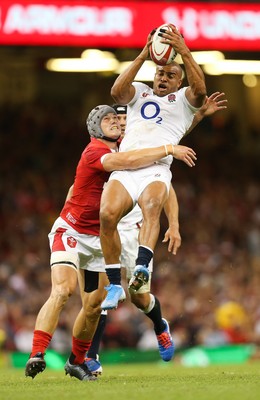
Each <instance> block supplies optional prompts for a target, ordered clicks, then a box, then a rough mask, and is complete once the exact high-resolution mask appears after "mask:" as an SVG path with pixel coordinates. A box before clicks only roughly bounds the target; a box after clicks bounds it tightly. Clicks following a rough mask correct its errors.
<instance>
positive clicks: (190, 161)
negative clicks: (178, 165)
mask: <svg viewBox="0 0 260 400" xmlns="http://www.w3.org/2000/svg"><path fill="white" fill-rule="evenodd" d="M173 157H174V158H176V159H177V160H181V161H183V162H185V164H187V165H188V166H189V167H194V166H195V161H196V160H197V157H196V153H195V151H194V150H193V149H191V148H190V147H187V146H182V145H176V146H174V154H173Z"/></svg>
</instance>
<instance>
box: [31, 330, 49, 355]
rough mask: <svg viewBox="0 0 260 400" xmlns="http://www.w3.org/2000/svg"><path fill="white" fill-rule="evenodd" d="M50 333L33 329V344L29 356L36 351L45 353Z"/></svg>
mask: <svg viewBox="0 0 260 400" xmlns="http://www.w3.org/2000/svg"><path fill="white" fill-rule="evenodd" d="M51 339H52V335H50V334H49V333H47V332H44V331H38V330H35V331H34V332H33V346H32V352H31V355H30V357H32V356H34V355H35V354H36V353H42V354H44V353H45V350H46V349H47V347H48V346H49V344H50V341H51Z"/></svg>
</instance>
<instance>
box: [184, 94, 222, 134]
mask: <svg viewBox="0 0 260 400" xmlns="http://www.w3.org/2000/svg"><path fill="white" fill-rule="evenodd" d="M223 96H225V93H223V92H222V93H221V92H214V93H212V94H211V95H210V96H209V97H208V96H206V99H205V103H204V104H203V106H202V107H201V108H200V109H199V110H198V111H197V112H196V113H195V115H194V118H193V121H192V124H191V126H190V128H189V129H188V131H187V132H186V135H187V134H188V133H190V132H191V131H192V129H194V128H195V126H197V125H198V123H199V122H200V121H201V120H202V119H203V118H204V117H207V116H209V115H212V114H214V113H215V112H216V111H219V110H224V109H225V108H227V99H225V98H223Z"/></svg>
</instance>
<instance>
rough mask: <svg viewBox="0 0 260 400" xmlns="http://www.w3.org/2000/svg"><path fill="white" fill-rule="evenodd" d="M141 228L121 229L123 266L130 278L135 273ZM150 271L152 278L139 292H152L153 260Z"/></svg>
mask: <svg viewBox="0 0 260 400" xmlns="http://www.w3.org/2000/svg"><path fill="white" fill-rule="evenodd" d="M139 230H140V228H138V227H137V226H136V228H132V229H129V230H125V229H124V230H119V235H120V239H121V259H120V261H121V266H122V267H123V268H125V269H126V277H127V279H128V280H129V279H130V278H131V276H132V275H133V272H134V269H135V260H136V257H137V253H138V245H139V244H138V235H139ZM148 269H149V273H150V278H149V281H148V282H147V284H146V285H144V286H142V287H141V288H140V289H139V290H138V293H146V292H150V287H151V276H152V270H153V262H152V261H151V262H150V264H149V268H148Z"/></svg>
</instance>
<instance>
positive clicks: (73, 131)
mask: <svg viewBox="0 0 260 400" xmlns="http://www.w3.org/2000/svg"><path fill="white" fill-rule="evenodd" d="M86 114H87V111H86ZM245 135H247V141H248V143H249V145H247V146H246V148H245V147H243V144H244V142H245V140H244V138H243V140H242V139H241V138H240V137H239V135H238V134H237V132H236V119H235V118H228V119H227V118H223V115H222V112H220V113H217V114H216V115H214V116H213V117H212V118H208V119H207V120H205V121H203V122H202V123H201V124H200V126H198V127H197V128H196V129H195V130H194V132H192V134H191V135H190V137H187V139H184V140H183V142H182V144H186V145H189V146H191V147H193V148H194V150H195V151H196V152H197V156H198V161H197V165H196V167H195V168H193V169H189V168H188V167H187V166H186V165H184V164H183V165H182V164H181V162H179V161H177V160H175V161H174V163H173V168H172V171H173V184H174V187H175V190H176V193H177V196H178V200H179V207H180V233H181V236H182V245H181V247H180V249H179V251H178V253H177V255H176V256H173V255H171V254H169V253H168V252H167V245H166V244H164V243H162V238H163V235H164V232H165V231H166V229H167V221H166V218H165V216H164V215H162V220H161V235H160V238H159V241H158V245H157V248H156V253H155V258H154V274H153V282H152V292H153V293H154V294H156V296H157V297H158V298H159V299H160V302H161V306H162V310H163V316H164V317H165V318H167V319H168V321H169V322H170V327H171V331H172V334H173V337H174V340H175V345H176V347H177V348H180V349H182V348H188V347H191V346H195V345H200V344H202V345H205V346H215V345H220V344H225V343H246V342H252V343H257V344H258V343H260V290H259V287H260V185H259V163H260V161H259V156H257V153H258V152H257V151H256V148H257V146H258V148H259V140H260V139H259V138H257V137H255V136H254V132H245ZM88 140H89V138H88V136H87V135H86V130H85V121H84V117H82V116H81V115H80V113H79V111H78V110H77V108H76V107H75V108H73V107H72V106H70V107H68V108H67V109H66V107H64V106H62V107H58V106H57V107H55V106H53V105H52V106H47V105H43V104H30V105H27V106H22V107H18V106H17V107H14V106H12V107H11V106H8V105H6V106H4V107H1V112H0V148H1V163H0V173H1V180H0V221H1V230H0V347H1V348H2V349H4V350H8V351H16V350H19V351H23V352H28V353H29V351H30V348H31V340H32V332H33V329H34V323H35V318H36V315H37V313H38V311H39V309H40V307H41V306H42V304H43V303H44V302H45V300H46V299H47V297H48V295H49V292H50V288H51V282H50V267H49V247H48V238H47V235H48V233H49V231H50V228H51V225H52V223H53V221H54V220H55V219H56V217H57V216H58V214H59V212H60V210H61V207H62V206H63V203H64V200H65V196H66V194H67V191H68V188H69V186H70V185H71V184H72V182H73V177H74V172H75V168H76V164H77V161H78V159H79V157H80V154H81V151H82V150H83V148H84V147H85V145H86V144H87V143H88ZM250 140H251V142H250ZM250 143H252V145H250ZM79 308H80V298H79V293H78V292H77V293H75V294H74V295H73V296H72V297H71V298H70V300H69V302H68V303H67V305H66V306H65V309H64V311H63V312H62V314H61V319H60V321H59V326H58V329H57V331H56V332H55V334H54V337H53V340H52V343H51V346H50V348H53V349H55V350H57V351H59V352H62V353H66V352H68V351H69V350H70V345H71V328H72V325H73V322H74V317H75V315H76V313H77V312H78V310H79ZM102 346H103V348H104V349H111V348H122V347H134V348H139V349H152V348H156V347H157V343H156V341H155V335H154V333H153V330H152V324H151V322H150V320H148V319H147V318H145V317H144V315H143V314H142V313H141V312H139V311H138V310H137V309H135V307H134V306H132V305H131V304H130V302H128V301H126V302H125V303H124V304H122V305H120V306H119V308H118V309H117V310H116V311H111V312H109V317H108V324H107V327H106V331H105V335H104V339H103V342H102Z"/></svg>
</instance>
